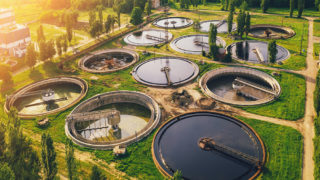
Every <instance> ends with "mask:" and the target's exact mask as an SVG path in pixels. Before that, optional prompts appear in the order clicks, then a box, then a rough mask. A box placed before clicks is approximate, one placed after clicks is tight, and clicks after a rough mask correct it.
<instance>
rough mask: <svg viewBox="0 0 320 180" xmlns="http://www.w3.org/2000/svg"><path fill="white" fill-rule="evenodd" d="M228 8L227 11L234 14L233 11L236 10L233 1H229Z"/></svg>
mask: <svg viewBox="0 0 320 180" xmlns="http://www.w3.org/2000/svg"><path fill="white" fill-rule="evenodd" d="M229 7H230V9H229V10H230V11H231V12H234V11H235V10H236V7H235V2H234V0H230V5H229Z"/></svg>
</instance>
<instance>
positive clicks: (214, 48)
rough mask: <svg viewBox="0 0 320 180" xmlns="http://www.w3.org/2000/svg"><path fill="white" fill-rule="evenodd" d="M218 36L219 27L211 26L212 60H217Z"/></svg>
mask: <svg viewBox="0 0 320 180" xmlns="http://www.w3.org/2000/svg"><path fill="white" fill-rule="evenodd" d="M217 34H218V30H217V27H216V26H215V25H214V24H210V31H209V48H210V49H209V50H210V52H209V54H211V56H212V58H213V59H215V57H216V55H217V50H218V46H217Z"/></svg>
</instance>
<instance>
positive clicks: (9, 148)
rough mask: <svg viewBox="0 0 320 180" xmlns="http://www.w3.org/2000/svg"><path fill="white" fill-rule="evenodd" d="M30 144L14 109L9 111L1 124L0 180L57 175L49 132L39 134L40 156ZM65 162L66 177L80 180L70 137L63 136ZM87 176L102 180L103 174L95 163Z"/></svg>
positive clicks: (46, 177)
mask: <svg viewBox="0 0 320 180" xmlns="http://www.w3.org/2000/svg"><path fill="white" fill-rule="evenodd" d="M4 121H5V120H2V122H4ZM32 146H33V145H32V141H31V140H30V139H28V138H27V137H26V136H25V135H24V134H23V133H22V128H21V126H20V119H19V118H18V117H17V111H16V110H15V109H12V110H10V112H9V114H8V119H7V122H6V123H0V174H1V176H0V180H15V179H33V180H37V179H46V180H53V179H55V178H56V176H57V173H58V164H57V153H56V151H55V147H54V143H53V139H52V138H51V136H50V134H48V133H43V134H42V136H41V156H40V158H39V156H38V153H37V152H36V151H35V150H34V149H33V147H32ZM65 161H66V164H67V170H68V178H69V179H70V180H73V179H79V177H78V176H79V173H78V168H77V167H78V165H77V163H78V162H77V161H76V159H75V157H74V146H73V143H72V141H71V140H70V139H66V143H65ZM41 176H43V177H41ZM90 179H91V180H103V179H106V177H105V176H104V175H103V174H102V172H101V170H100V169H99V168H98V167H97V166H93V167H92V173H91V175H90Z"/></svg>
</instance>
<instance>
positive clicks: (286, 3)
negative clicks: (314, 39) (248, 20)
mask: <svg viewBox="0 0 320 180" xmlns="http://www.w3.org/2000/svg"><path fill="white" fill-rule="evenodd" d="M234 1H235V2H236V5H237V6H240V5H241V4H242V2H243V1H247V3H248V5H249V7H260V4H261V0H234ZM269 1H270V4H269V5H270V7H279V8H280V7H281V8H289V7H290V0H269ZM315 1H316V0H305V7H306V8H312V7H315ZM207 2H217V3H218V2H221V0H207Z"/></svg>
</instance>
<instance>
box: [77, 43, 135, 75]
mask: <svg viewBox="0 0 320 180" xmlns="http://www.w3.org/2000/svg"><path fill="white" fill-rule="evenodd" d="M138 60H139V54H138V53H136V52H134V51H130V50H126V49H107V50H102V51H98V52H94V53H91V54H90V55H89V56H86V57H84V58H82V59H81V60H80V61H79V63H78V66H79V68H80V69H82V70H84V71H86V72H90V73H111V72H115V71H119V70H123V69H126V68H128V67H129V66H131V65H133V64H134V63H136V62H137V61H138Z"/></svg>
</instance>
